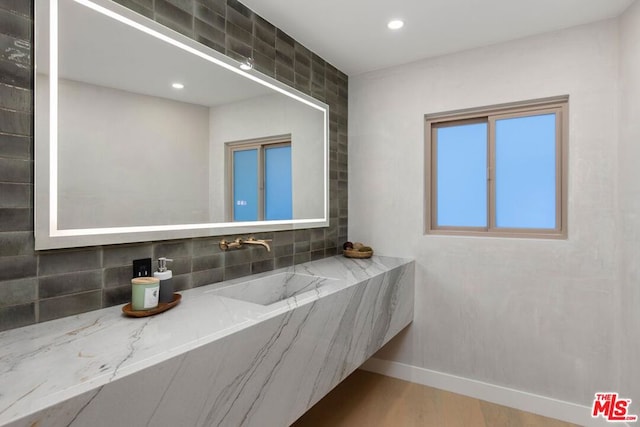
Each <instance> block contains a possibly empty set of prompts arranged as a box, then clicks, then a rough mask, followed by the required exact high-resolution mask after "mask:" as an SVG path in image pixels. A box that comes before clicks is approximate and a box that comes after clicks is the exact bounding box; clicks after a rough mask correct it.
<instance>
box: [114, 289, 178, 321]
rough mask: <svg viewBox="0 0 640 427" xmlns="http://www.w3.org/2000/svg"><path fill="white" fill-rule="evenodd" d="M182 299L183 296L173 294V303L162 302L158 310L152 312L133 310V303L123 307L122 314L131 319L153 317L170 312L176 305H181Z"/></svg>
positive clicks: (153, 309) (154, 309)
mask: <svg viewBox="0 0 640 427" xmlns="http://www.w3.org/2000/svg"><path fill="white" fill-rule="evenodd" d="M181 299H182V295H180V294H173V301H171V302H161V303H159V304H158V306H157V307H156V308H152V309H150V310H132V309H131V303H129V304H127V305H125V306H124V307H122V312H123V313H124V314H126V315H127V316H130V317H147V316H153V315H154V314H158V313H162V312H164V311H167V310H170V309H172V308H173V307H175V306H176V305H178V304H179V303H180V300H181Z"/></svg>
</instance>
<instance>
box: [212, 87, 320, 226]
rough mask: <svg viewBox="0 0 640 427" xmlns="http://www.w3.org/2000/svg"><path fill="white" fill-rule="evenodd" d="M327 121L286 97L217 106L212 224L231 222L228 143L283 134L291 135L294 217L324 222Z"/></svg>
mask: <svg viewBox="0 0 640 427" xmlns="http://www.w3.org/2000/svg"><path fill="white" fill-rule="evenodd" d="M323 123H324V120H323V117H322V112H321V111H319V110H317V109H315V108H312V107H309V106H306V105H303V104H301V103H300V102H299V101H296V100H294V99H292V98H290V97H288V96H285V95H281V94H275V95H266V96H262V97H259V98H253V99H250V100H248V101H241V102H236V103H232V104H225V105H223V106H219V107H213V108H211V113H210V127H211V130H210V135H211V139H210V149H211V159H212V161H211V165H210V175H211V177H210V181H211V183H212V185H211V206H210V212H211V221H212V222H223V221H227V220H228V219H226V218H225V217H226V208H225V203H226V202H227V199H226V197H225V181H226V179H225V175H226V171H225V164H224V158H225V143H227V142H237V141H244V140H249V139H258V138H265V137H271V136H278V135H291V169H292V170H291V174H292V180H293V182H292V192H293V218H294V219H305V218H322V217H323V215H324V198H323V195H324V178H323V177H324V172H323V165H324V163H323V159H324V151H323V150H324V144H323V139H322V138H323V135H324V133H323V130H324V128H323ZM221 159H222V160H221Z"/></svg>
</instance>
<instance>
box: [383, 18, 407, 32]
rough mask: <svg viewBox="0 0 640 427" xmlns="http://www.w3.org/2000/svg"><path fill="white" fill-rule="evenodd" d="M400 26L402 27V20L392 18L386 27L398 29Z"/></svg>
mask: <svg viewBox="0 0 640 427" xmlns="http://www.w3.org/2000/svg"><path fill="white" fill-rule="evenodd" d="M402 27H404V21H402V20H400V19H394V20H393V21H389V23H388V24H387V28H389V29H390V30H399V29H400V28H402Z"/></svg>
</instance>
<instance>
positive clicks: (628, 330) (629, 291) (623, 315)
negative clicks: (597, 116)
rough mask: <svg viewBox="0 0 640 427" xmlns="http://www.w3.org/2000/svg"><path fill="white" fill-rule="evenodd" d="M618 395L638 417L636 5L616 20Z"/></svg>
mask: <svg viewBox="0 0 640 427" xmlns="http://www.w3.org/2000/svg"><path fill="white" fill-rule="evenodd" d="M620 89H621V90H620V93H621V99H620V101H621V102H620V119H621V120H620V123H621V126H620V151H619V159H620V161H619V174H618V176H619V183H620V187H619V188H620V192H619V194H620V199H619V200H620V213H621V214H620V219H621V233H620V235H621V237H622V238H621V251H622V266H621V289H620V302H621V310H620V324H619V326H620V332H621V333H620V350H621V355H622V364H621V369H620V376H621V393H624V394H625V395H626V396H629V397H630V398H632V399H633V400H634V402H633V403H632V405H633V407H634V409H635V410H636V412H634V414H636V415H638V414H640V409H639V408H640V245H639V242H640V164H639V163H638V162H639V161H640V2H635V3H634V4H633V5H632V6H631V7H630V8H629V10H627V12H626V13H625V14H624V15H623V16H622V18H621V20H620Z"/></svg>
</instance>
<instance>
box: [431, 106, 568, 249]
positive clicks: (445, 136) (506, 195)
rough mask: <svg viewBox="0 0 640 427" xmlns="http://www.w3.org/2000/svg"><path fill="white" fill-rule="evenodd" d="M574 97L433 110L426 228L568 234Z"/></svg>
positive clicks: (497, 233)
mask: <svg viewBox="0 0 640 427" xmlns="http://www.w3.org/2000/svg"><path fill="white" fill-rule="evenodd" d="M567 106H568V97H566V96H565V97H559V98H553V99H545V100H537V101H528V102H523V103H518V104H509V105H500V106H494V107H488V108H482V109H473V110H465V111H458V112H452V113H442V114H434V115H426V116H425V120H426V128H425V136H426V137H425V140H426V147H425V152H426V163H425V164H426V165H427V168H428V169H429V171H428V173H426V174H425V175H426V186H425V188H426V196H427V197H426V203H427V206H426V212H427V215H426V217H427V218H426V231H427V233H433V234H462V235H484V236H511V237H547V238H564V237H566V233H567V220H566V218H567V210H566V193H567V191H566V188H567V185H566V184H567V183H566V181H567V178H566V175H567V170H566V169H567V168H566V159H567V149H566V144H567V132H566V129H567Z"/></svg>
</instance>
